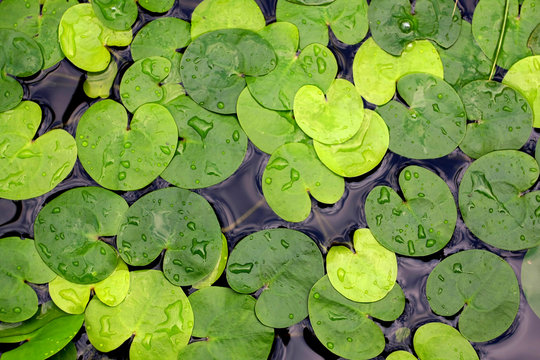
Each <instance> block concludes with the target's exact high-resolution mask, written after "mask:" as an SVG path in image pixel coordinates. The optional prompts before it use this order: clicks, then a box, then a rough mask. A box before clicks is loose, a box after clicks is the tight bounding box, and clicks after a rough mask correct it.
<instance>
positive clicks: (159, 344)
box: [85, 270, 193, 360]
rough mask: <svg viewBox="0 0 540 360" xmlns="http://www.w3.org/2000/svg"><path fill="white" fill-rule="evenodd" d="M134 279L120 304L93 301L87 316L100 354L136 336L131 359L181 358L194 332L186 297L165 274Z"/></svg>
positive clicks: (136, 274)
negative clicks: (181, 353)
mask: <svg viewBox="0 0 540 360" xmlns="http://www.w3.org/2000/svg"><path fill="white" fill-rule="evenodd" d="M130 276H131V283H130V286H129V292H128V294H127V296H126V299H125V300H124V301H123V302H122V303H121V304H120V305H118V306H115V307H109V306H107V305H105V304H103V303H102V302H101V301H99V300H98V299H97V298H93V299H92V300H91V301H90V304H89V305H88V308H87V309H86V313H85V326H86V331H87V333H88V339H89V340H90V342H91V343H92V345H94V346H95V347H96V349H98V350H99V351H103V352H108V351H111V350H114V349H116V348H118V347H119V346H120V345H122V343H123V342H124V341H126V340H128V339H129V338H131V337H132V336H133V335H134V337H133V341H132V343H131V347H130V349H129V358H130V359H132V360H141V359H156V358H159V359H165V360H169V359H170V360H172V359H177V356H178V352H179V351H180V350H181V349H182V348H183V347H185V346H186V345H187V343H188V341H189V338H190V336H191V331H192V330H193V311H192V310H191V305H190V303H189V301H188V299H187V297H186V295H185V294H184V292H183V291H182V289H181V288H179V287H176V286H174V285H172V284H171V283H169V282H168V281H167V279H165V277H164V276H163V273H162V272H161V271H156V270H143V271H134V272H132V273H131V274H130Z"/></svg>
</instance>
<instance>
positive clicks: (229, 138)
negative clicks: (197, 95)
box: [161, 96, 247, 189]
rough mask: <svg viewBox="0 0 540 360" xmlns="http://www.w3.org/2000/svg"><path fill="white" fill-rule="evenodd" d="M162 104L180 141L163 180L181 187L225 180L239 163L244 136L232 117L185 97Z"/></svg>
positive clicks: (201, 186) (192, 187) (244, 150)
mask: <svg viewBox="0 0 540 360" xmlns="http://www.w3.org/2000/svg"><path fill="white" fill-rule="evenodd" d="M165 107H166V108H167V109H168V110H169V112H170V113H171V114H172V116H173V117H174V120H175V121H176V126H177V127H178V139H179V142H178V148H177V150H176V153H175V155H174V157H173V158H172V160H171V163H170V164H169V166H168V167H167V169H165V171H163V173H162V174H161V177H162V178H163V179H165V180H167V181H168V182H170V183H171V184H173V185H176V186H178V187H181V188H187V189H198V188H204V187H208V186H212V185H215V184H217V183H220V182H221V181H223V180H225V179H227V178H228V177H229V176H231V175H232V174H233V173H234V172H235V171H236V170H237V169H238V167H239V166H240V164H242V161H243V160H244V157H245V155H246V150H247V136H246V134H245V133H244V131H243V130H242V128H241V127H240V124H238V120H236V118H235V117H234V116H224V115H220V114H216V113H213V112H210V111H208V110H206V109H204V108H202V107H201V106H199V105H197V103H195V102H194V101H193V100H191V99H190V98H189V97H187V96H179V97H177V98H176V99H174V100H172V101H170V102H168V103H167V104H165Z"/></svg>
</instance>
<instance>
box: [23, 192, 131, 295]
mask: <svg viewBox="0 0 540 360" xmlns="http://www.w3.org/2000/svg"><path fill="white" fill-rule="evenodd" d="M127 208H128V205H127V203H126V201H125V200H124V199H123V198H122V197H120V196H119V195H116V194H115V193H113V192H112V191H109V190H105V189H102V188H99V187H80V188H74V189H71V190H68V191H66V192H64V193H62V194H60V195H59V196H58V197H56V198H54V199H53V200H51V201H50V202H49V203H48V204H47V205H45V206H44V207H43V208H42V209H41V211H40V212H39V214H38V215H37V218H36V221H35V223H34V232H35V238H36V240H35V243H36V249H37V251H38V253H39V255H40V256H41V258H42V259H43V261H45V263H46V264H47V265H48V266H49V267H50V268H51V269H52V270H53V271H54V272H55V273H57V274H58V275H60V276H61V277H63V278H64V279H66V280H68V281H71V282H74V283H77V284H93V283H96V282H99V281H102V280H104V279H105V278H106V277H108V276H109V275H110V274H111V273H112V272H113V271H114V269H115V268H116V265H117V261H118V254H117V253H116V250H115V249H114V247H112V246H111V245H109V244H107V243H105V242H104V241H100V240H99V237H100V236H114V235H116V234H117V232H118V228H119V225H120V221H121V219H122V216H123V215H124V213H125V212H126V211H127Z"/></svg>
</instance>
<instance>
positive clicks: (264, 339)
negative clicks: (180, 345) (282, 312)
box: [178, 287, 274, 360]
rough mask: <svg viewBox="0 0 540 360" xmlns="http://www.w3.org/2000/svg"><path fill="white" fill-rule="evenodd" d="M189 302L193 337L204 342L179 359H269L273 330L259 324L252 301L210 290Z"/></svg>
mask: <svg viewBox="0 0 540 360" xmlns="http://www.w3.org/2000/svg"><path fill="white" fill-rule="evenodd" d="M189 301H190V302H191V306H192V307H193V313H194V314H195V326H194V327H193V336H195V337H198V338H202V341H196V342H192V343H191V344H189V345H188V346H186V347H185V348H184V349H182V351H181V352H180V354H178V358H179V359H186V360H190V359H200V360H207V359H253V360H258V359H260V360H263V359H267V358H268V355H269V354H270V350H271V349H272V342H273V341H274V330H273V329H272V328H269V327H266V326H264V325H263V324H261V323H260V322H259V320H257V317H256V316H255V299H254V298H253V297H251V296H250V295H241V294H237V293H235V292H234V291H232V290H231V289H229V288H223V287H209V288H206V289H201V290H199V291H196V292H194V293H193V294H191V295H190V296H189ZM246 334H249V335H248V336H246Z"/></svg>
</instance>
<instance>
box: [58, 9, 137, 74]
mask: <svg viewBox="0 0 540 360" xmlns="http://www.w3.org/2000/svg"><path fill="white" fill-rule="evenodd" d="M131 38H132V35H131V30H127V31H116V30H112V29H110V28H108V27H106V26H105V25H103V24H102V23H101V21H100V20H99V18H98V17H97V16H96V14H95V13H94V10H93V9H92V4H77V5H75V6H72V7H70V8H69V9H67V10H66V12H65V13H64V15H63V16H62V19H61V20H60V27H59V28H58V39H59V41H60V47H61V48H62V52H63V53H64V54H65V55H66V57H67V58H68V60H69V61H71V62H72V63H73V64H74V65H75V66H77V67H79V68H81V69H83V70H86V71H92V72H98V71H103V70H105V69H106V68H107V65H109V62H110V61H111V54H110V53H109V50H108V49H107V46H127V45H129V43H131Z"/></svg>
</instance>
